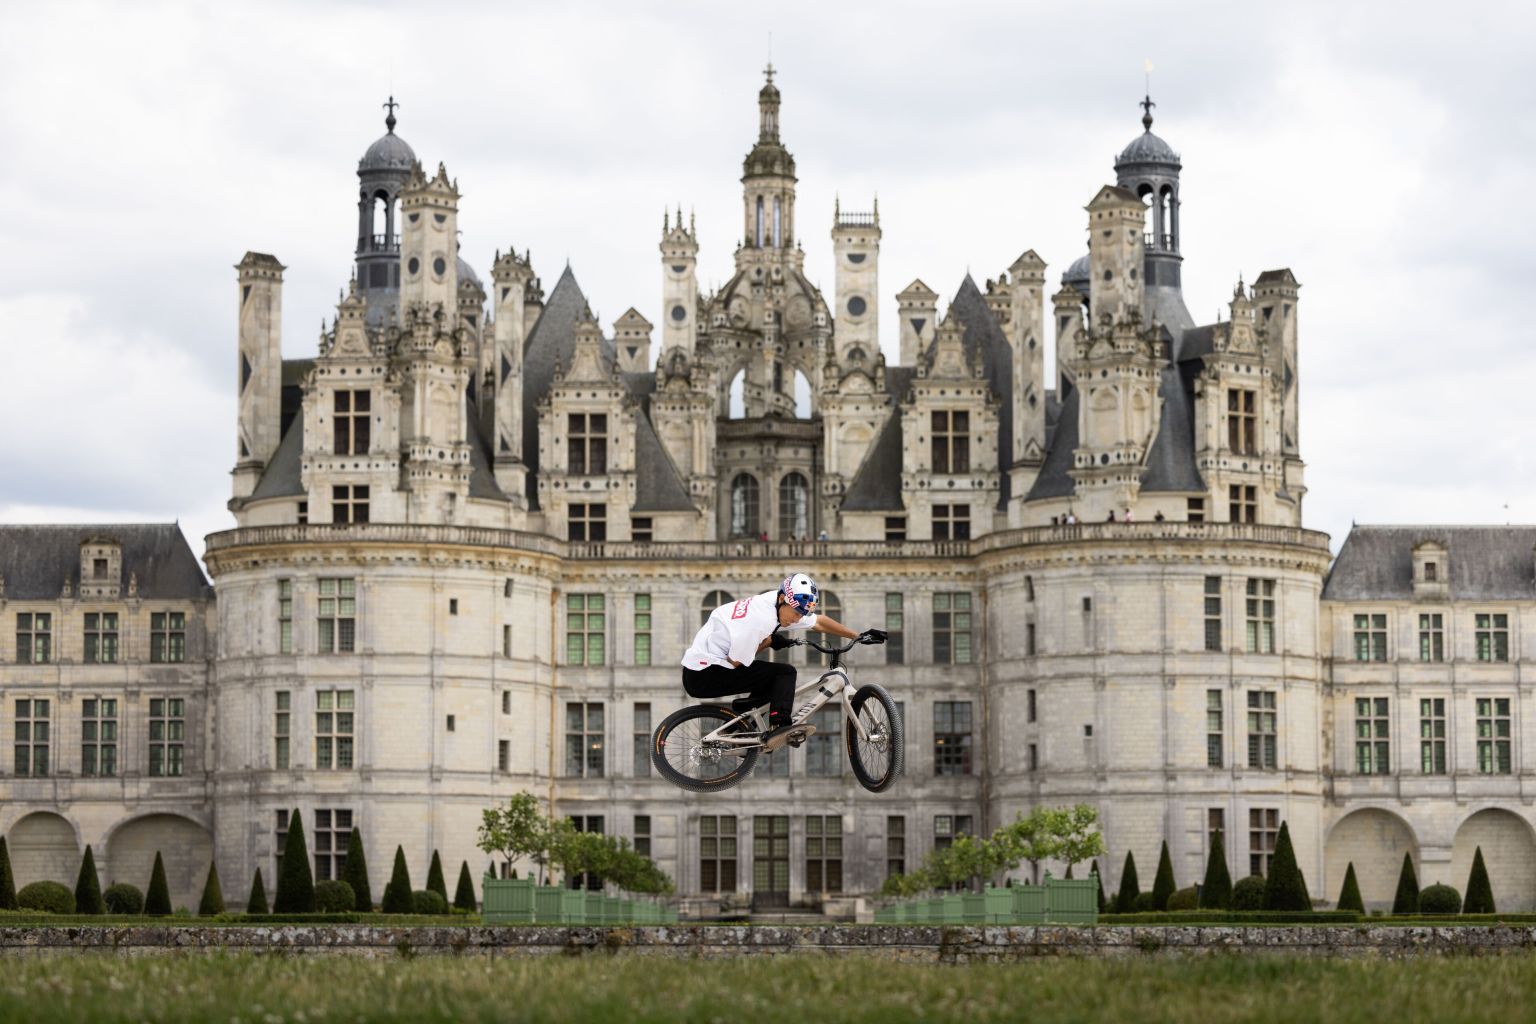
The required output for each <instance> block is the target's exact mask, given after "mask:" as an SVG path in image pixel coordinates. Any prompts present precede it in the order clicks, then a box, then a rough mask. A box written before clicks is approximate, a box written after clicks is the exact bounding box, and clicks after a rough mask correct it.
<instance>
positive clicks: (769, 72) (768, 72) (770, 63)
mask: <svg viewBox="0 0 1536 1024" xmlns="http://www.w3.org/2000/svg"><path fill="white" fill-rule="evenodd" d="M763 74H764V75H766V76H767V77H768V84H769V85H772V84H773V74H774V71H773V61H772V60H771V59H770V60H769V61H768V66H767V67H765V68H763Z"/></svg>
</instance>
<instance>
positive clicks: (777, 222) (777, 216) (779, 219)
mask: <svg viewBox="0 0 1536 1024" xmlns="http://www.w3.org/2000/svg"><path fill="white" fill-rule="evenodd" d="M782 224H783V214H782V212H781V211H780V209H779V197H778V196H774V197H773V247H774V248H775V249H778V248H780V247H782V246H783V244H784V243H783V242H781V241H780V240H779V239H780V230H781V226H782Z"/></svg>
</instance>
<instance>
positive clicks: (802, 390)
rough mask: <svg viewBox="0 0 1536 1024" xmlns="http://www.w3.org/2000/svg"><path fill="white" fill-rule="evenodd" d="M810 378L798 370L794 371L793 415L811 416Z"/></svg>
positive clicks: (805, 417) (801, 417)
mask: <svg viewBox="0 0 1536 1024" xmlns="http://www.w3.org/2000/svg"><path fill="white" fill-rule="evenodd" d="M811 412H812V409H811V380H810V378H809V377H807V376H806V375H805V374H804V373H802V372H801V371H799V370H796V371H795V417H796V418H797V419H802V420H808V419H810V418H811Z"/></svg>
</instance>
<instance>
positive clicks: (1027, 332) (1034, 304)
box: [1008, 249, 1046, 500]
mask: <svg viewBox="0 0 1536 1024" xmlns="http://www.w3.org/2000/svg"><path fill="white" fill-rule="evenodd" d="M1008 270H1009V273H1011V274H1012V275H1013V280H1012V283H1011V284H1010V286H1009V287H1010V293H1011V295H1010V297H1011V298H1012V309H1011V311H1010V312H1009V316H1008V345H1009V347H1010V348H1012V349H1013V461H1014V465H1013V466H1012V467H1010V470H1009V472H1010V473H1012V474H1013V476H1014V480H1013V483H1012V486H1011V487H1010V489H1009V493H1010V494H1011V495H1012V496H1013V497H1014V498H1015V499H1020V500H1021V499H1022V498H1023V497H1024V495H1026V494H1028V493H1029V485H1030V484H1032V483H1033V482H1034V478H1035V475H1036V474H1037V473H1038V472H1039V467H1040V464H1041V463H1042V462H1043V461H1044V460H1045V391H1046V381H1045V261H1044V260H1043V259H1041V258H1040V257H1039V255H1038V254H1037V253H1036V252H1035V251H1034V250H1033V249H1030V250H1029V251H1028V252H1026V253H1024V254H1023V255H1022V256H1020V257H1019V258H1018V259H1016V260H1014V261H1013V266H1011V267H1009V268H1008Z"/></svg>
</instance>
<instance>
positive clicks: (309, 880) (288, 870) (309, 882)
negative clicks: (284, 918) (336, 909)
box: [272, 808, 315, 914]
mask: <svg viewBox="0 0 1536 1024" xmlns="http://www.w3.org/2000/svg"><path fill="white" fill-rule="evenodd" d="M272 911H273V913H277V914H313V913H314V912H315V876H314V875H313V874H311V873H310V870H309V844H308V843H307V842H305V840H304V818H303V816H302V815H300V814H299V811H298V808H294V811H293V813H292V814H290V815H288V840H287V842H286V843H284V844H283V866H282V870H280V871H279V872H278V875H277V898H276V899H274V900H273V901H272Z"/></svg>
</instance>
